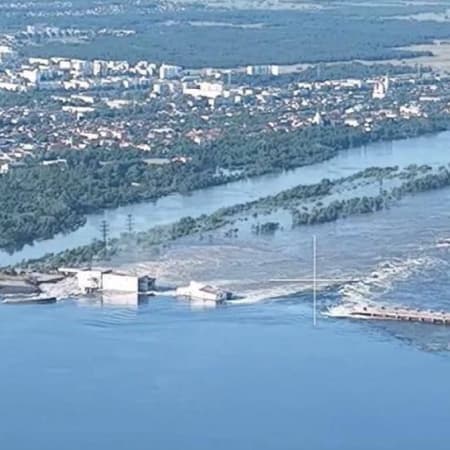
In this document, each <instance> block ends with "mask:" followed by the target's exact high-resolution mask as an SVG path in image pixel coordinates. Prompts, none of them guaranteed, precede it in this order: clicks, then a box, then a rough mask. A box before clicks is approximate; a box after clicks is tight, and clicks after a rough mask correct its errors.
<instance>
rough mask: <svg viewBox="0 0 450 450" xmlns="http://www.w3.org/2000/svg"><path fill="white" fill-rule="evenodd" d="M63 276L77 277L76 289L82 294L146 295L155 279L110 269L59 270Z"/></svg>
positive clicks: (151, 288) (152, 287)
mask: <svg viewBox="0 0 450 450" xmlns="http://www.w3.org/2000/svg"><path fill="white" fill-rule="evenodd" d="M59 271H60V272H62V273H64V274H67V275H69V274H74V275H75V276H76V277H77V281H78V287H79V288H80V291H81V292H82V293H84V294H91V293H94V292H97V291H114V292H129V293H147V292H149V291H152V290H154V289H155V282H156V279H155V278H153V277H149V276H147V275H144V276H137V275H130V274H125V273H120V272H114V271H112V270H111V269H71V268H64V267H63V268H60V269H59Z"/></svg>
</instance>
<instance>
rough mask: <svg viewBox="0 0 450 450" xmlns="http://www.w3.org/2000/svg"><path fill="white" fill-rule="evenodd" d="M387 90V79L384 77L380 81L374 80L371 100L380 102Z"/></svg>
mask: <svg viewBox="0 0 450 450" xmlns="http://www.w3.org/2000/svg"><path fill="white" fill-rule="evenodd" d="M388 90H389V77H388V76H385V77H384V78H383V79H381V80H376V81H375V83H374V85H373V92H372V98H374V99H378V100H382V99H383V98H384V97H386V94H387V93H388Z"/></svg>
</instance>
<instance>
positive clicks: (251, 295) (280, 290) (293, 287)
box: [227, 284, 311, 305]
mask: <svg viewBox="0 0 450 450" xmlns="http://www.w3.org/2000/svg"><path fill="white" fill-rule="evenodd" d="M308 290H311V287H310V286H307V285H306V286H305V285H304V284H285V285H281V286H280V285H277V286H269V287H266V288H262V289H255V290H250V291H247V292H244V293H242V296H243V298H239V299H236V300H229V301H227V304H230V305H252V304H255V303H259V302H263V301H266V300H269V299H270V300H276V299H280V298H283V297H287V296H290V295H294V294H298V293H299V292H305V291H308Z"/></svg>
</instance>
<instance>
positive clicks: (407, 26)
mask: <svg viewBox="0 0 450 450" xmlns="http://www.w3.org/2000/svg"><path fill="white" fill-rule="evenodd" d="M73 3H74V5H73V8H74V9H76V10H77V11H78V13H77V15H76V16H74V15H64V14H58V15H53V16H51V15H49V17H51V23H52V24H53V25H55V26H60V27H78V28H81V29H91V30H92V29H94V30H96V29H101V28H109V29H111V28H123V29H131V30H133V31H135V32H136V34H135V35H132V36H129V37H109V36H99V37H97V38H95V39H94V40H93V41H91V42H89V44H75V43H63V42H47V43H45V45H30V46H27V47H24V48H23V53H24V54H25V55H27V56H42V57H46V56H47V57H50V56H55V55H57V56H65V57H76V58H83V59H95V58H103V59H127V60H129V61H131V62H133V61H134V62H136V61H139V60H142V59H144V60H149V61H155V62H167V63H173V64H179V65H182V66H185V67H190V68H198V67H211V66H212V67H237V66H243V65H246V64H267V63H272V64H294V63H299V62H309V63H314V62H324V61H348V60H352V59H368V60H375V59H391V58H395V59H402V58H409V57H412V56H417V55H419V54H424V53H423V52H417V51H408V50H404V49H400V47H405V46H408V45H412V44H417V43H430V42H432V40H433V39H445V38H448V37H450V30H449V27H448V24H447V23H445V22H438V21H435V22H433V21H414V20H404V19H399V18H395V14H394V11H398V14H399V15H402V14H414V11H417V12H420V11H430V10H435V11H438V12H443V11H445V6H441V5H427V6H422V7H420V5H419V6H413V5H405V6H404V7H399V8H395V7H393V5H389V7H388V8H383V7H382V6H379V5H373V6H371V7H370V8H369V7H367V5H364V2H361V5H360V6H358V5H357V2H354V4H352V5H351V6H350V5H349V6H345V5H339V4H334V5H332V6H331V7H330V5H327V7H326V8H324V9H323V10H321V9H317V10H311V11H308V10H303V11H302V10H289V11H287V10H286V11H284V10H282V9H280V10H225V9H218V8H214V9H212V8H211V9H209V8H203V7H192V6H191V7H186V8H183V10H176V9H175V10H172V11H170V10H166V11H161V10H158V9H156V8H155V7H154V5H153V6H152V5H146V3H148V2H133V3H131V2H129V3H128V4H125V2H122V3H124V5H123V11H122V12H121V13H120V14H111V15H108V14H105V15H99V16H96V17H93V16H86V15H85V16H83V15H82V14H81V13H80V11H82V7H81V6H79V5H77V4H76V3H77V2H73ZM65 12H66V11H65ZM49 14H51V12H50V13H49ZM13 22H14V23H15V26H16V27H17V28H19V29H20V27H22V28H23V27H24V26H25V25H26V24H29V23H30V22H31V23H34V22H33V21H32V20H30V19H29V18H27V17H26V15H23V14H22V15H17V17H14V21H13ZM1 23H2V19H1V18H0V26H1ZM9 23H11V19H10V20H9ZM329 30H333V32H332V33H330V32H329ZM274 43H276V45H274Z"/></svg>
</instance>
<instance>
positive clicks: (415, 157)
mask: <svg viewBox="0 0 450 450" xmlns="http://www.w3.org/2000/svg"><path fill="white" fill-rule="evenodd" d="M449 136H450V132H444V133H440V134H437V135H430V136H423V137H420V138H414V139H406V140H401V141H394V142H389V143H377V144H371V145H369V146H367V147H362V148H354V149H350V150H346V151H342V152H340V153H339V154H338V155H337V156H336V157H334V158H332V159H330V160H328V161H324V162H322V163H318V164H313V165H310V166H304V167H300V168H298V169H295V170H291V171H288V172H284V173H280V174H275V175H265V176H261V177H256V178H253V179H248V180H242V181H238V182H233V183H229V184H227V185H222V186H215V187H212V188H207V189H203V190H199V191H195V192H193V193H191V194H190V195H180V194H175V195H170V196H167V197H163V198H161V199H159V200H157V201H156V202H144V203H141V204H134V205H129V206H126V207H120V208H117V209H113V210H107V211H105V212H104V213H103V214H94V215H90V216H88V218H87V222H86V224H85V225H84V226H83V227H81V228H79V229H78V230H76V231H74V232H71V233H67V234H60V235H57V236H55V237H54V238H53V239H50V240H46V241H40V242H36V243H35V244H34V245H31V246H30V245H27V246H25V247H24V248H23V249H22V250H21V251H18V252H15V253H13V254H8V253H6V252H0V261H1V263H2V265H9V264H15V263H18V262H20V261H22V260H23V259H33V258H38V257H41V256H44V255H45V254H47V253H57V252H60V251H63V250H66V249H70V248H74V247H78V246H80V245H86V244H89V243H91V242H92V240H93V239H95V238H99V237H100V235H101V233H100V227H101V222H102V220H106V221H107V222H108V224H109V228H110V237H111V238H113V237H117V236H119V235H120V234H121V233H123V232H124V231H126V224H127V217H128V215H129V214H131V215H132V216H133V221H134V228H135V231H143V230H147V229H149V228H151V227H153V226H156V225H164V224H168V223H171V222H174V221H176V220H179V219H180V218H182V217H186V216H192V217H197V216H199V215H201V214H210V213H212V212H214V211H215V210H217V209H219V208H222V207H226V206H231V205H234V204H237V203H244V202H247V201H250V200H256V199H258V198H260V197H264V196H267V195H273V194H276V193H278V192H280V191H283V190H285V189H289V188H291V187H294V186H296V185H298V184H311V183H316V182H318V181H320V180H322V179H323V178H329V179H336V178H340V177H343V176H348V175H351V174H353V173H355V172H358V171H360V170H363V169H366V168H368V167H371V166H381V167H383V166H395V165H398V166H399V167H400V168H402V167H406V166H408V165H410V164H419V165H421V164H429V165H431V166H433V167H434V166H439V165H442V164H444V163H446V162H448V159H449V158H448V157H447V140H448V138H449Z"/></svg>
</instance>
